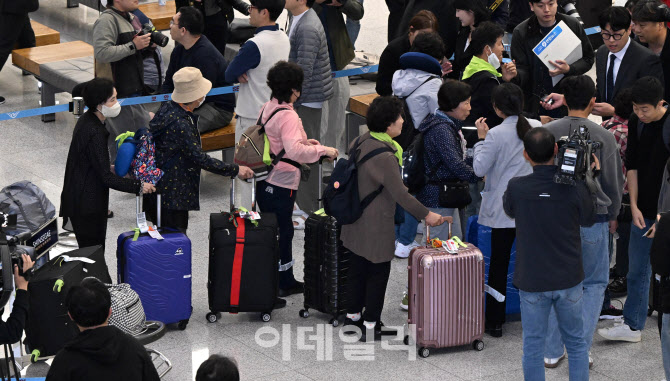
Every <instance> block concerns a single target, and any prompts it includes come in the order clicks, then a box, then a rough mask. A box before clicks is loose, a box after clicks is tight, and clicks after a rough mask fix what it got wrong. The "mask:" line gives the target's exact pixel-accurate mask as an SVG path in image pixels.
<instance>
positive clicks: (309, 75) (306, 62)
mask: <svg viewBox="0 0 670 381" xmlns="http://www.w3.org/2000/svg"><path fill="white" fill-rule="evenodd" d="M291 20H293V18H291ZM293 27H294V26H291V27H289V30H290V28H293ZM290 41H291V52H290V53H289V55H288V60H289V61H290V62H295V63H297V64H298V65H300V67H301V68H302V70H303V72H304V74H305V78H304V80H303V82H302V92H301V93H300V98H299V99H298V101H297V102H295V105H296V106H299V105H301V104H303V103H310V102H324V101H326V100H328V99H330V98H332V96H333V77H332V74H331V71H330V56H329V55H328V42H327V40H326V32H325V31H324V30H323V25H322V24H321V19H319V16H317V15H316V12H314V10H313V9H309V10H308V11H307V12H305V14H304V15H303V16H302V17H301V18H300V20H298V23H297V24H296V25H295V31H293V33H292V34H291V38H290Z"/></svg>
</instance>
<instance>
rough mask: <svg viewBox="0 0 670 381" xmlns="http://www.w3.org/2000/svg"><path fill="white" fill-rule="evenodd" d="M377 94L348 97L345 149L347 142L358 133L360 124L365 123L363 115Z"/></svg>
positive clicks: (352, 139) (366, 112)
mask: <svg viewBox="0 0 670 381" xmlns="http://www.w3.org/2000/svg"><path fill="white" fill-rule="evenodd" d="M378 96H379V94H376V93H373V94H363V95H356V96H353V97H351V98H349V106H348V107H347V126H346V139H347V149H348V148H349V144H350V143H351V142H353V141H354V139H356V137H357V136H358V135H360V132H359V129H360V126H362V125H364V124H367V121H366V119H365V116H366V115H367V114H368V108H369V107H370V104H371V103H372V101H373V100H375V98H377V97H378Z"/></svg>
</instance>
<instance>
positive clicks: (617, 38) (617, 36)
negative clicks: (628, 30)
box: [600, 32, 624, 41]
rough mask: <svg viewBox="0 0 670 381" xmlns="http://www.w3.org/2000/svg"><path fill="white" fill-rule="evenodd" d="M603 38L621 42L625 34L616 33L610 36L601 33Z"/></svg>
mask: <svg viewBox="0 0 670 381" xmlns="http://www.w3.org/2000/svg"><path fill="white" fill-rule="evenodd" d="M600 35H601V36H603V40H605V41H609V39H610V38H614V41H619V40H621V39H622V38H623V36H624V34H619V33H614V34H609V33H605V32H602V33H600Z"/></svg>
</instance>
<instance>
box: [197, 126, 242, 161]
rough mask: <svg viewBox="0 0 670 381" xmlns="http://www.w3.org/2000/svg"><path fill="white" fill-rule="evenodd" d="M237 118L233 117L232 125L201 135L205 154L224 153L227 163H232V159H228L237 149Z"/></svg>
mask: <svg viewBox="0 0 670 381" xmlns="http://www.w3.org/2000/svg"><path fill="white" fill-rule="evenodd" d="M236 124H237V118H235V117H233V119H232V120H231V121H230V123H229V124H228V125H227V126H225V127H222V128H217V129H216V130H211V131H207V132H205V133H203V134H202V135H200V141H201V142H202V150H203V151H205V152H213V151H223V155H224V157H223V159H224V161H226V162H232V157H230V158H226V156H227V155H230V154H231V153H232V149H233V148H235V143H236V142H235V125H236Z"/></svg>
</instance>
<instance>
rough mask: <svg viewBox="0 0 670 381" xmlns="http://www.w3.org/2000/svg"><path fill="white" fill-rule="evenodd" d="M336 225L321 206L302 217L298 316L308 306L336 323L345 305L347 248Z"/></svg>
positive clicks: (307, 309) (305, 315) (347, 264)
mask: <svg viewBox="0 0 670 381" xmlns="http://www.w3.org/2000/svg"><path fill="white" fill-rule="evenodd" d="M319 178H320V179H321V181H319V195H321V193H322V187H323V166H322V161H320V162H319ZM340 231H341V229H340V225H339V224H338V223H337V221H336V220H335V218H333V217H330V216H328V215H326V214H325V212H324V211H323V209H321V210H319V211H317V212H316V213H312V214H311V215H310V216H309V218H307V221H305V276H304V279H303V280H304V282H305V294H304V296H305V309H303V310H300V316H301V317H303V318H306V317H308V316H309V309H310V308H312V309H315V310H317V311H319V312H322V313H325V314H328V315H331V316H332V319H330V322H329V323H330V324H332V325H333V326H334V327H337V326H338V325H339V323H340V322H339V318H340V316H341V315H343V314H344V313H345V312H346V307H347V297H346V296H347V293H346V286H347V272H348V270H349V261H350V259H351V251H349V250H347V249H346V248H345V247H344V246H342V241H341V240H340Z"/></svg>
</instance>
